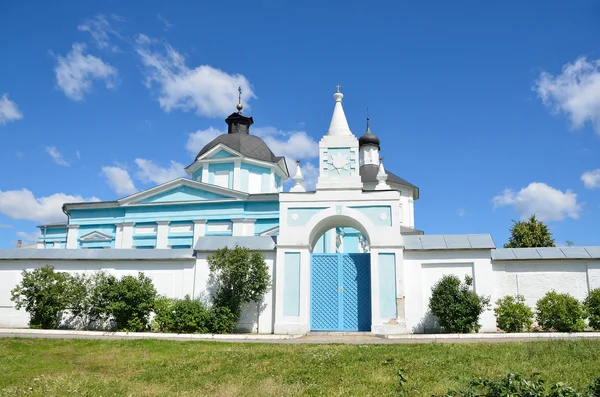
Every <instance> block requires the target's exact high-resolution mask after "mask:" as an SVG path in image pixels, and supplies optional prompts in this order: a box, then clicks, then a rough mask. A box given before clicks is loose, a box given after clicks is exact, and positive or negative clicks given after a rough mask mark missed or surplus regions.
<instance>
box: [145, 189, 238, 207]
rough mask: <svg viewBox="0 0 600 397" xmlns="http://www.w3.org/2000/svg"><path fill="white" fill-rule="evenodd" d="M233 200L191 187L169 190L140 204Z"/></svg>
mask: <svg viewBox="0 0 600 397" xmlns="http://www.w3.org/2000/svg"><path fill="white" fill-rule="evenodd" d="M222 199H231V197H227V196H223V195H221V194H217V193H213V192H209V191H206V190H202V189H198V188H193V187H190V186H178V187H176V188H173V189H170V190H167V191H165V192H161V193H158V194H155V195H153V196H150V197H147V198H145V199H143V200H140V201H138V203H167V202H174V201H202V200H222Z"/></svg>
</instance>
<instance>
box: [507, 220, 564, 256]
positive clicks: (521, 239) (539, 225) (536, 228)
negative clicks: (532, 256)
mask: <svg viewBox="0 0 600 397" xmlns="http://www.w3.org/2000/svg"><path fill="white" fill-rule="evenodd" d="M554 246H555V245H554V238H552V233H550V230H549V229H548V226H546V225H545V224H544V222H542V221H539V220H538V219H537V218H536V217H535V215H531V217H529V219H528V220H526V221H520V222H517V221H513V225H512V227H511V228H510V238H509V239H508V243H506V244H504V248H532V247H554Z"/></svg>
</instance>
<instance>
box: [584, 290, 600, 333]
mask: <svg viewBox="0 0 600 397" xmlns="http://www.w3.org/2000/svg"><path fill="white" fill-rule="evenodd" d="M583 304H584V305H585V308H586V309H587V311H588V314H589V323H590V327H592V328H593V329H596V330H600V288H596V289H593V290H591V291H590V293H589V294H588V296H587V297H586V298H585V301H583Z"/></svg>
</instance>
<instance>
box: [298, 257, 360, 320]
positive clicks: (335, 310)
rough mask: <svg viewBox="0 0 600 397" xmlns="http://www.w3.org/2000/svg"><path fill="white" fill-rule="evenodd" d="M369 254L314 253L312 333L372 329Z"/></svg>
mask: <svg viewBox="0 0 600 397" xmlns="http://www.w3.org/2000/svg"><path fill="white" fill-rule="evenodd" d="M370 264H371V263H370V254H312V255H311V268H310V275H311V293H310V298H311V304H310V318H311V320H310V321H311V330H313V331H369V330H370V329H371V269H370V268H371V266H370Z"/></svg>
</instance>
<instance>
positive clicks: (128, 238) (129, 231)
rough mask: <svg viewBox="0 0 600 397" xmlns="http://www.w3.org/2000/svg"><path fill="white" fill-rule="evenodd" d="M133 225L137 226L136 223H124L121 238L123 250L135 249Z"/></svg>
mask: <svg viewBox="0 0 600 397" xmlns="http://www.w3.org/2000/svg"><path fill="white" fill-rule="evenodd" d="M133 225H135V222H124V223H123V224H122V227H123V233H122V237H121V238H122V240H121V248H132V247H133Z"/></svg>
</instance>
